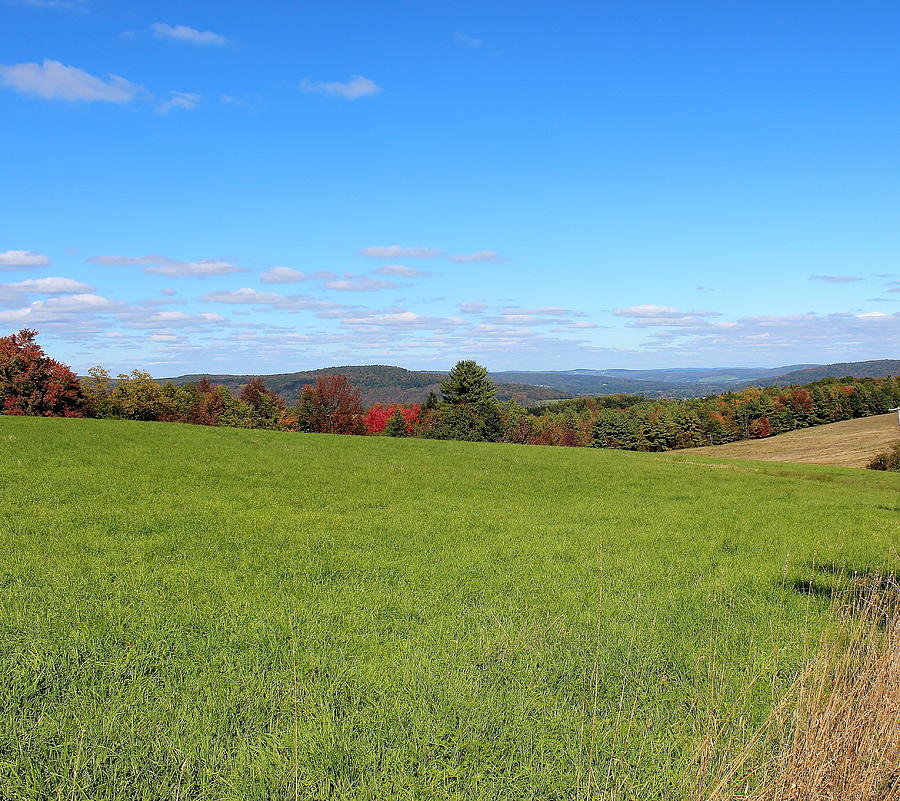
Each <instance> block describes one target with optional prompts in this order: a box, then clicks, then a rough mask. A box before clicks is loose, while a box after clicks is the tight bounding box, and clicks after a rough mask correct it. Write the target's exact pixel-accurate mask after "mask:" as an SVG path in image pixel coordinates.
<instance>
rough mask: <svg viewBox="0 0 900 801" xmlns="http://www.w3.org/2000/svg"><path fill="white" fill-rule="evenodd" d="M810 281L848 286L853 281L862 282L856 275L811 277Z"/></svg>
mask: <svg viewBox="0 0 900 801" xmlns="http://www.w3.org/2000/svg"><path fill="white" fill-rule="evenodd" d="M809 280H810V281H824V282H825V283H826V284H848V283H850V282H851V281H862V278H859V277H858V276H855V275H811V276H810V277H809Z"/></svg>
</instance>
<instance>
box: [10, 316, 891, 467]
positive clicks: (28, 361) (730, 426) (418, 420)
mask: <svg viewBox="0 0 900 801" xmlns="http://www.w3.org/2000/svg"><path fill="white" fill-rule="evenodd" d="M440 390H441V392H440V395H437V394H436V393H433V392H432V393H431V394H430V396H429V398H428V400H427V401H426V402H425V403H423V404H407V405H399V404H393V405H388V406H384V405H382V404H377V403H376V404H374V405H373V406H371V407H369V408H368V409H364V408H363V407H362V405H361V403H360V396H359V392H358V391H356V389H354V387H353V386H352V384H351V383H350V381H349V380H348V379H347V377H346V376H344V375H342V374H340V373H329V374H326V375H320V376H318V377H317V378H316V381H315V384H310V385H308V386H305V387H303V389H302V390H301V391H300V393H299V396H298V397H297V400H296V403H294V404H293V405H292V404H289V403H288V402H286V401H285V400H284V399H283V398H281V397H280V396H279V395H277V394H276V393H274V392H272V391H271V390H270V389H268V388H267V387H266V386H265V384H264V383H263V381H262V380H261V379H259V378H252V379H251V380H250V381H249V382H248V383H247V384H245V385H243V386H242V387H241V389H240V391H239V392H238V394H237V395H236V396H235V395H234V394H232V392H231V391H230V390H228V389H227V388H226V387H223V386H216V385H213V384H212V383H211V382H210V381H209V379H206V378H204V379H201V380H200V381H198V382H197V383H190V384H183V385H180V386H176V385H174V384H172V383H169V382H167V383H164V384H161V383H159V382H158V381H156V380H155V379H154V378H153V377H152V376H151V375H150V374H149V373H146V372H143V371H140V370H134V371H132V372H131V373H129V374H121V375H119V376H117V377H116V378H115V379H113V377H112V376H111V375H110V374H109V372H108V371H107V370H105V369H104V368H102V367H94V368H92V369H91V370H90V371H89V374H88V375H87V376H84V377H82V378H80V379H79V378H78V377H77V376H76V375H75V374H74V373H73V372H72V371H71V370H70V369H69V368H68V367H66V365H64V364H61V363H60V362H58V361H56V360H54V359H51V358H49V357H48V356H47V355H46V354H45V353H44V352H43V350H42V349H41V347H40V346H39V345H38V344H37V332H35V331H32V330H28V329H24V330H22V331H19V332H18V333H17V334H12V335H10V336H7V337H0V409H2V412H3V413H4V414H12V415H40V416H63V417H104V418H119V419H128V420H153V421H162V422H179V423H191V424H195V425H208V426H232V427H239V428H265V429H272V430H278V431H300V432H313V433H330V434H358V435H365V434H368V435H386V436H394V437H407V436H414V437H424V438H430V439H455V440H468V441H479V442H513V443H520V444H530V445H562V446H569V447H586V446H593V447H600V448H620V449H624V450H638V451H666V450H672V449H677V448H690V447H696V446H700V445H720V444H724V443H727V442H735V441H737V440H741V439H753V438H763V437H768V436H772V435H774V434H779V433H782V432H784V431H791V430H794V429H797V428H805V427H807V426H812V425H819V424H822V423H830V422H835V421H838V420H848V419H851V418H854V417H866V416H869V415H874V414H882V413H883V412H886V411H887V410H888V409H890V408H892V407H896V406H900V377H896V376H889V377H885V378H861V379H856V378H850V377H847V378H841V379H823V380H820V381H816V382H814V383H812V384H807V385H803V386H794V387H776V386H771V387H751V388H748V389H743V390H740V391H739V392H729V393H724V394H718V395H711V396H708V397H705V398H690V399H687V400H665V399H649V398H645V397H642V396H640V395H609V396H603V397H598V398H573V399H571V400H567V401H560V402H557V403H554V404H553V405H551V406H547V407H538V408H531V409H525V408H523V407H522V406H521V405H520V404H519V403H518V402H516V401H515V400H512V401H506V402H503V403H500V402H498V401H497V398H496V390H495V387H494V384H493V383H492V382H491V380H490V379H489V378H488V375H487V370H486V369H485V368H484V367H482V366H480V365H478V364H476V363H475V362H474V361H468V360H466V361H461V362H459V363H458V364H457V365H456V366H455V367H454V368H453V369H452V370H451V371H450V375H449V377H448V378H447V380H446V381H444V382H442V383H441V385H440Z"/></svg>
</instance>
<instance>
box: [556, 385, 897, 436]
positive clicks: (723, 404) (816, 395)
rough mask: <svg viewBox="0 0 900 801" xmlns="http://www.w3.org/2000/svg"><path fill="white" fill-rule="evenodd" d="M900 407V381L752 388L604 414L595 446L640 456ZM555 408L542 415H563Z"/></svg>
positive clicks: (595, 424) (595, 432) (595, 426)
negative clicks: (640, 453)
mask: <svg viewBox="0 0 900 801" xmlns="http://www.w3.org/2000/svg"><path fill="white" fill-rule="evenodd" d="M898 403H900V377H886V378H861V379H854V378H844V379H841V380H839V381H838V380H835V379H829V380H826V381H820V382H817V383H816V384H811V385H810V386H808V387H788V388H782V387H751V388H749V389H744V390H741V391H740V392H729V393H725V394H723V395H711V396H709V397H707V398H690V399H688V400H676V401H662V400H658V401H647V402H642V403H635V404H632V405H631V406H628V407H627V408H621V409H599V410H598V411H597V412H596V416H595V417H594V419H593V434H592V440H593V442H592V444H593V445H594V446H595V447H599V448H622V449H625V450H639V451H664V450H671V449H673V448H689V447H694V446H697V445H723V444H725V443H727V442H735V441H737V440H740V439H748V438H751V439H752V438H761V437H768V436H772V435H773V434H780V433H783V432H785V431H792V430H794V429H796V428H804V427H806V426H810V425H821V424H823V423H832V422H837V421H839V420H849V419H852V418H854V417H866V416H869V415H873V414H882V413H883V412H885V411H887V410H888V409H889V408H891V407H892V406H896V405H897V404H898ZM555 406H556V405H555V404H554V406H553V407H550V408H549V410H544V412H543V413H544V414H549V415H553V414H558V412H554V409H555ZM563 408H566V407H563Z"/></svg>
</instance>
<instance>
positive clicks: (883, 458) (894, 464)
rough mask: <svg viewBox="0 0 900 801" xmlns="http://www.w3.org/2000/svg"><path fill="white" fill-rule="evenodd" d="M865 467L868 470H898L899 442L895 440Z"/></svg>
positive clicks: (899, 460)
mask: <svg viewBox="0 0 900 801" xmlns="http://www.w3.org/2000/svg"><path fill="white" fill-rule="evenodd" d="M866 467H868V468H869V470H892V471H900V442H895V443H894V444H893V445H892V446H891V449H890V450H887V451H885V452H884V453H879V454H878V456H876V457H875V458H874V459H872V461H871V462H869V463H868V464H867V465H866Z"/></svg>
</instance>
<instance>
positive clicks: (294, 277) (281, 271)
mask: <svg viewBox="0 0 900 801" xmlns="http://www.w3.org/2000/svg"><path fill="white" fill-rule="evenodd" d="M334 278H337V276H336V275H335V274H334V273H333V272H330V271H329V270H317V271H316V272H314V273H304V272H301V271H300V270H295V269H294V268H293V267H272V268H271V269H269V270H266V271H265V272H264V273H262V274H261V275H260V276H259V280H260V281H262V283H264V284H296V283H299V282H301V281H330V280H332V279H334Z"/></svg>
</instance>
